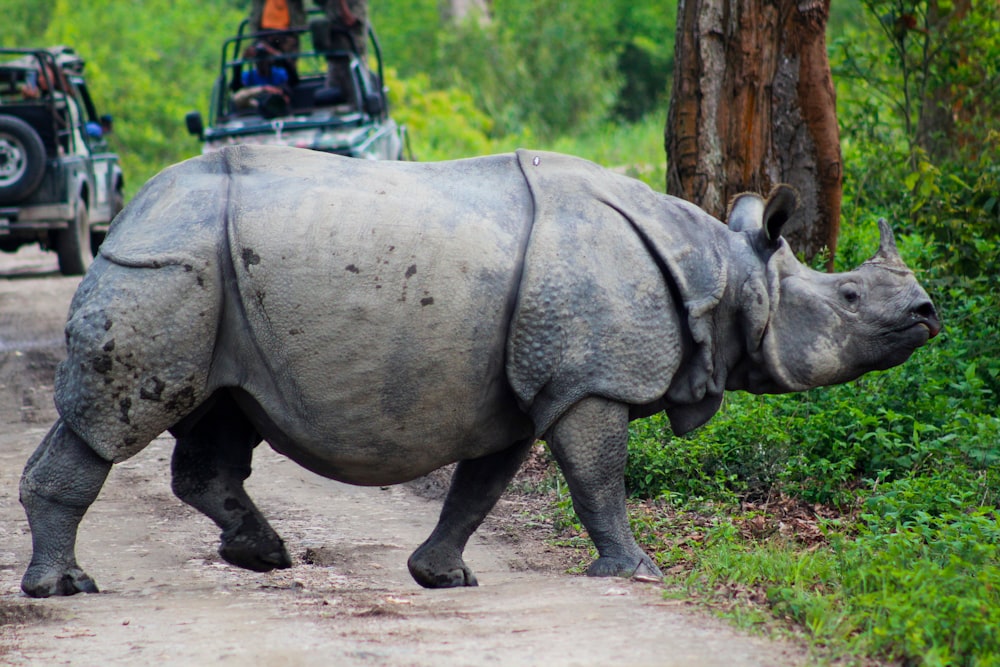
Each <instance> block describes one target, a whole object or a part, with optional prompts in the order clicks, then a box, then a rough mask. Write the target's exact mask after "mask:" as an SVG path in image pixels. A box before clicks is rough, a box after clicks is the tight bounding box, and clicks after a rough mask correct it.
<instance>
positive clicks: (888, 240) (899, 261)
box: [868, 218, 909, 270]
mask: <svg viewBox="0 0 1000 667" xmlns="http://www.w3.org/2000/svg"><path fill="white" fill-rule="evenodd" d="M878 233H879V244H878V251H877V252H876V253H875V255H874V256H873V257H872V258H871V259H870V260H868V261H869V262H870V263H872V264H881V265H883V266H894V267H896V268H903V269H906V268H907V267H906V264H905V263H904V262H903V258H902V257H900V256H899V249H898V248H897V247H896V238H895V237H894V236H893V234H892V228H891V227H890V226H889V223H888V222H886V219H885V218H879V219H878ZM907 270H909V269H907Z"/></svg>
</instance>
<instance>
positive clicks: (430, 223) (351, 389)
mask: <svg viewBox="0 0 1000 667" xmlns="http://www.w3.org/2000/svg"><path fill="white" fill-rule="evenodd" d="M230 179H231V180H230V186H229V189H228V204H229V206H228V213H227V234H228V241H227V248H228V252H229V257H228V260H229V261H228V265H229V266H230V267H231V269H230V270H231V271H232V278H233V280H231V281H229V282H228V283H227V284H230V285H231V286H232V288H231V289H230V291H229V293H227V296H226V304H227V305H226V311H227V313H226V316H225V317H224V318H223V320H224V322H226V323H228V324H226V325H224V326H223V330H222V332H221V333H220V340H219V342H218V344H217V345H216V349H217V351H218V354H217V357H216V359H215V361H214V364H213V382H214V384H217V385H238V386H240V387H242V388H243V389H245V390H246V392H247V394H248V396H249V397H251V400H250V401H249V402H250V403H251V408H252V409H251V412H253V413H255V414H256V416H257V419H258V428H259V429H260V430H261V431H262V432H264V433H265V435H266V436H267V438H268V440H269V441H270V442H271V444H272V445H274V446H275V447H276V448H278V449H279V450H281V451H282V452H283V453H285V454H287V455H288V456H290V457H291V458H293V459H295V460H297V461H299V462H300V463H302V464H303V465H306V466H307V467H309V468H311V469H313V470H315V471H317V472H320V473H321V474H325V475H327V476H331V477H334V478H337V479H342V480H345V481H351V482H355V483H371V484H381V483H387V482H391V481H399V480H401V479H406V478H410V477H415V476H417V475H420V474H423V473H425V472H427V471H429V470H431V469H434V468H436V467H439V466H441V465H443V464H445V463H448V462H450V461H454V460H458V459H462V458H470V457H475V456H481V455H483V454H486V453H488V452H490V451H495V450H497V449H502V448H503V447H506V446H509V445H510V444H511V442H512V441H513V440H514V439H516V438H519V437H524V436H525V435H526V434H527V433H528V432H530V426H528V425H527V419H526V417H524V416H523V415H522V414H521V413H520V411H519V410H518V409H517V407H516V402H515V400H514V398H513V395H512V393H511V391H510V388H509V385H508V383H507V381H506V379H505V375H504V344H505V340H506V336H507V330H508V326H509V322H510V318H511V311H512V308H513V303H514V300H515V298H516V293H517V286H518V282H519V280H520V275H521V265H522V262H523V256H524V247H525V244H526V239H527V236H528V234H529V232H530V224H531V213H532V210H531V200H530V198H529V196H528V193H527V189H526V186H525V183H524V180H523V176H522V175H521V172H520V170H519V168H518V166H517V164H516V161H515V160H514V158H513V157H512V156H496V157H491V158H480V159H475V160H465V161H457V162H449V163H436V164H413V163H368V162H363V161H358V160H351V159H346V158H337V157H332V156H326V155H321V154H313V153H308V152H304V151H298V150H291V152H288V151H281V150H280V149H279V150H275V149H262V148H258V149H240V151H239V153H237V154H235V155H230ZM459 184H460V187H459ZM374 463H377V464H378V465H377V466H376V465H373V464H374Z"/></svg>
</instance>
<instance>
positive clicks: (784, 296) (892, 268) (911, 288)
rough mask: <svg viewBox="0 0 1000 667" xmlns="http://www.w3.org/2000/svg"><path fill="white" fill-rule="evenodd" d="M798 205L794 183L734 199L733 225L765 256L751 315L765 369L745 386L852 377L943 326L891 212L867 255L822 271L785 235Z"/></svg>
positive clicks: (782, 388)
mask: <svg viewBox="0 0 1000 667" xmlns="http://www.w3.org/2000/svg"><path fill="white" fill-rule="evenodd" d="M796 206H797V197H796V195H795V192H794V190H792V188H790V187H789V186H778V187H777V188H775V190H774V191H773V192H772V193H771V195H770V196H769V197H768V199H767V200H766V201H765V200H764V199H762V198H761V197H759V196H757V195H752V194H748V195H739V196H738V197H737V198H736V199H735V200H734V201H733V204H732V206H731V208H730V214H729V227H730V229H731V230H732V231H735V232H741V233H743V234H745V235H746V241H747V242H748V243H749V244H750V245H751V246H752V247H753V248H754V250H755V253H754V254H756V255H757V256H758V257H763V258H764V260H765V261H764V266H763V274H764V275H763V282H762V284H763V286H764V288H763V291H760V290H757V293H756V294H754V295H753V296H754V297H755V303H753V304H752V305H751V306H750V312H749V317H748V319H749V320H750V322H752V323H755V324H756V326H751V327H750V329H751V330H752V332H753V333H752V336H753V337H756V338H757V341H756V342H757V343H758V345H757V346H756V348H757V353H756V354H754V355H753V356H755V357H757V360H756V361H757V364H759V371H758V372H760V371H763V373H761V375H758V377H757V378H756V380H754V379H751V380H750V381H749V382H748V385H749V386H746V387H741V388H744V389H748V390H749V391H753V392H758V393H759V392H767V393H778V392H787V391H802V390H805V389H810V388H812V387H818V386H823V385H832V384H839V383H842V382H848V381H850V380H853V379H855V378H857V377H859V376H860V375H863V374H864V373H867V372H869V371H873V370H885V369H887V368H891V367H893V366H896V365H898V364H901V363H903V362H904V361H906V360H907V359H908V358H909V357H910V355H911V354H913V352H914V350H916V349H917V348H918V347H920V346H921V345H923V344H924V343H926V342H927V341H928V339H930V338H932V337H934V336H936V335H937V334H938V332H940V330H941V324H940V321H939V320H938V316H937V312H936V310H935V309H934V305H933V303H932V302H931V300H930V297H928V296H927V293H926V292H925V291H924V290H923V288H922V287H921V286H920V285H919V284H918V283H917V281H916V278H915V277H914V275H913V272H912V271H911V270H910V269H909V268H908V267H907V266H906V264H904V263H903V260H902V258H901V257H900V255H899V251H898V250H897V248H896V242H895V239H894V238H893V234H892V230H891V229H890V227H889V224H888V223H887V222H886V221H885V220H879V223H878V225H879V232H880V235H881V240H880V243H879V248H878V251H877V252H876V253H875V255H874V256H873V257H872V258H871V259H869V260H868V261H866V262H864V263H863V264H862V265H861V266H859V267H858V268H856V269H854V270H853V271H848V272H845V273H822V272H819V271H814V270H812V269H810V268H809V267H807V266H805V265H803V264H802V263H801V262H799V261H798V260H797V259H796V258H795V256H794V254H793V253H792V251H791V250H790V248H789V247H788V244H787V243H786V242H785V241H784V239H782V238H781V235H780V234H781V228H782V226H783V225H784V224H785V223H786V222H787V221H788V219H789V218H790V217H791V214H792V213H793V212H794V210H795V208H796ZM744 303H745V304H746V302H745V301H744ZM753 347H755V346H753V345H751V348H753ZM755 375H756V374H755Z"/></svg>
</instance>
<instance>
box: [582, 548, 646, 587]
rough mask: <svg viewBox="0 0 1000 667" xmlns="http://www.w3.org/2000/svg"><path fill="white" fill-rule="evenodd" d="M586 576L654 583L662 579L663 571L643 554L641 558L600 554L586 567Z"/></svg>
mask: <svg viewBox="0 0 1000 667" xmlns="http://www.w3.org/2000/svg"><path fill="white" fill-rule="evenodd" d="M587 576H588V577H626V578H631V579H635V580H636V581H642V582H646V583H656V582H660V581H662V580H663V573H662V572H660V568H658V567H656V564H655V563H653V560H652V559H651V558H650V557H649V556H647V555H646V554H643V555H642V556H641V558H639V559H638V562H636V559H634V558H624V557H620V558H613V557H610V556H602V557H600V558H598V559H597V560H595V561H594V562H593V563H591V564H590V567H588V568H587Z"/></svg>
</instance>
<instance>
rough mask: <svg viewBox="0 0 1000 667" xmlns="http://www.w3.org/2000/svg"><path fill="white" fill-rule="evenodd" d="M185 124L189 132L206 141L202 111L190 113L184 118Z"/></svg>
mask: <svg viewBox="0 0 1000 667" xmlns="http://www.w3.org/2000/svg"><path fill="white" fill-rule="evenodd" d="M184 123H185V124H186V125H187V130H188V132H190V133H191V134H193V135H194V136H196V137H198V139H200V140H202V141H204V139H205V123H204V122H203V121H202V120H201V112H200V111H191V112H189V113H188V114H187V115H186V116H184Z"/></svg>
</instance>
